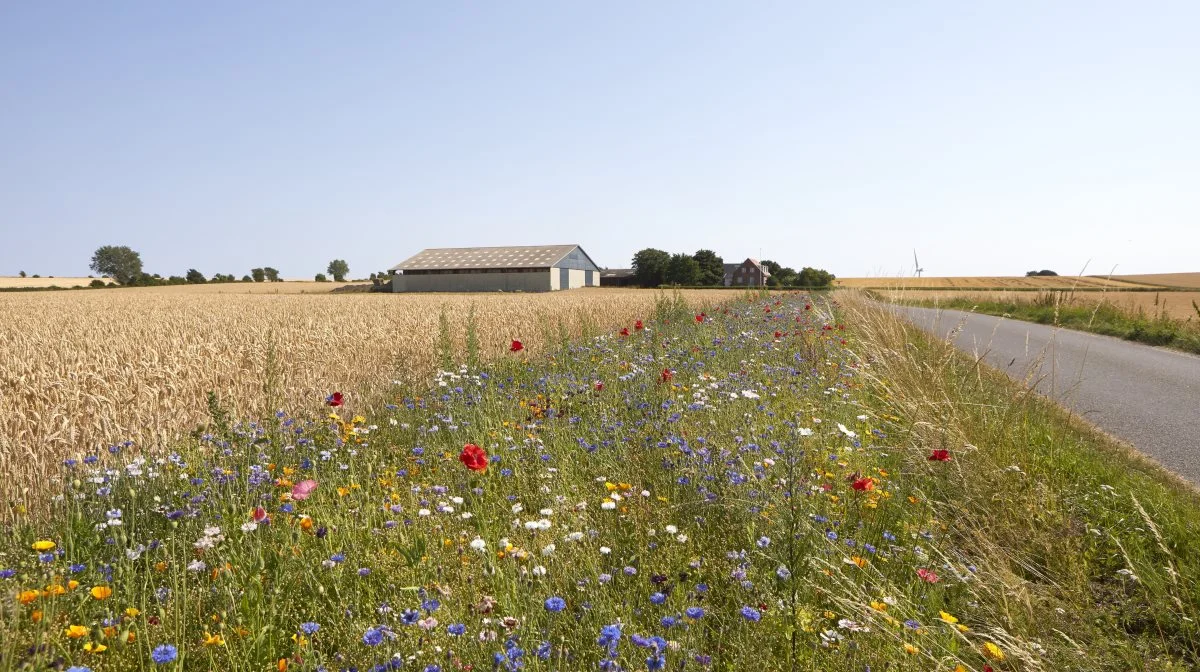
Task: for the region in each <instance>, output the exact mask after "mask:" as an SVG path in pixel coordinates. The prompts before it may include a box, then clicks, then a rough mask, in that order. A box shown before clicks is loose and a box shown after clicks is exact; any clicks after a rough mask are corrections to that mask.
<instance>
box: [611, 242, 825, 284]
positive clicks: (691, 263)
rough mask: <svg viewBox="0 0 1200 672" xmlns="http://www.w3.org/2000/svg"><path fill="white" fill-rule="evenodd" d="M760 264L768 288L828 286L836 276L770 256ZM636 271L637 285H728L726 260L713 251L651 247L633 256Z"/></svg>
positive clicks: (634, 271)
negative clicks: (679, 250)
mask: <svg viewBox="0 0 1200 672" xmlns="http://www.w3.org/2000/svg"><path fill="white" fill-rule="evenodd" d="M742 261H743V260H739V261H738V263H739V264H740V263H741V262H742ZM759 263H760V264H762V266H763V268H765V269H767V272H768V273H770V276H769V277H768V278H767V286H768V287H828V286H830V285H832V284H833V281H834V277H835V276H834V275H833V274H832V273H830V272H828V271H826V270H823V269H819V268H811V267H808V266H805V267H804V268H802V269H800V270H799V271H796V270H795V269H794V268H790V267H787V266H783V265H782V264H779V263H776V262H774V261H771V260H769V259H764V260H762V261H761V262H759ZM633 273H634V277H635V278H636V279H637V284H639V285H641V286H642V287H659V286H661V285H683V286H693V287H718V286H721V285H724V284H725V260H724V259H723V258H721V256H720V255H718V254H717V253H716V252H713V251H712V250H696V253H695V254H686V253H676V254H671V253H670V252H666V251H664V250H658V249H655V248H652V247H648V248H646V249H644V250H639V251H638V252H637V254H635V255H633Z"/></svg>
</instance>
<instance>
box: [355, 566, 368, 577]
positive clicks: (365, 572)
mask: <svg viewBox="0 0 1200 672" xmlns="http://www.w3.org/2000/svg"><path fill="white" fill-rule="evenodd" d="M370 573H371V570H370V569H368V568H366V567H359V568H358V575H359V576H366V575H368V574H370Z"/></svg>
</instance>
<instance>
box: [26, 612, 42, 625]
mask: <svg viewBox="0 0 1200 672" xmlns="http://www.w3.org/2000/svg"><path fill="white" fill-rule="evenodd" d="M29 618H30V619H32V620H33V622H34V623H41V622H42V610H41V609H38V610H37V611H35V612H33V613H32V614H30V615H29Z"/></svg>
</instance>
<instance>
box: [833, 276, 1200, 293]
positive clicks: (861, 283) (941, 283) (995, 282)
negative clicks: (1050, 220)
mask: <svg viewBox="0 0 1200 672" xmlns="http://www.w3.org/2000/svg"><path fill="white" fill-rule="evenodd" d="M1183 275H1188V274H1183ZM1197 276H1198V277H1200V274H1197ZM1131 277H1133V276H1131ZM1141 277H1154V276H1141ZM835 284H836V286H838V287H847V288H858V289H906V288H907V289H918V290H929V289H975V290H984V289H1013V290H1035V289H1071V288H1073V287H1074V288H1082V289H1104V288H1112V289H1122V288H1124V289H1129V288H1130V283H1128V282H1120V281H1118V280H1109V279H1106V278H1096V277H1091V276H1084V277H1079V276H1066V275H1059V276H1039V277H1032V278H1030V277H1025V276H980V277H959V278H931V277H924V278H898V277H879V278H838V279H837V280H836V281H835ZM1179 286H1184V285H1179ZM1198 286H1200V285H1198Z"/></svg>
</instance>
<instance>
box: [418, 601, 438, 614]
mask: <svg viewBox="0 0 1200 672" xmlns="http://www.w3.org/2000/svg"><path fill="white" fill-rule="evenodd" d="M440 606H442V603H441V602H438V601H437V600H425V601H424V602H422V603H421V608H422V609H424V610H425V611H427V612H429V613H431V614H432V613H433V612H435V611H437V610H438V607H440Z"/></svg>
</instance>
